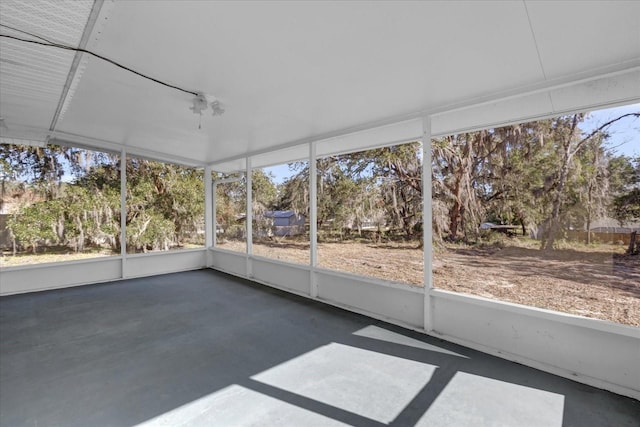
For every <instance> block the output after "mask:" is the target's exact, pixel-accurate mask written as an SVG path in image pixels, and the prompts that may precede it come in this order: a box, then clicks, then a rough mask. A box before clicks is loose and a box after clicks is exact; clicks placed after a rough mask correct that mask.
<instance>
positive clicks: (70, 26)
mask: <svg viewBox="0 0 640 427" xmlns="http://www.w3.org/2000/svg"><path fill="white" fill-rule="evenodd" d="M92 6H93V1H90V0H86V1H57V0H52V1H38V2H35V1H34V2H27V1H17V0H3V1H2V2H0V24H2V25H1V26H0V31H1V33H2V34H5V35H9V36H15V37H20V38H24V39H29V40H36V41H41V42H43V41H51V42H55V43H64V44H68V45H72V46H77V45H78V43H79V41H80V38H81V37H82V33H83V30H84V27H85V25H86V23H87V18H88V16H89V13H90V12H91V8H92ZM33 34H35V35H38V36H39V38H38V37H34V36H33ZM74 55H75V53H74V52H71V51H61V50H60V49H54V48H51V47H45V46H41V45H37V44H30V43H25V42H21V41H18V40H14V39H9V38H5V37H3V38H0V95H1V96H0V116H2V118H3V119H4V123H5V124H6V128H2V129H1V130H0V132H1V133H2V136H5V137H18V138H27V139H36V140H43V139H45V138H46V137H47V135H48V133H49V132H48V131H49V127H50V126H51V123H52V119H53V116H54V114H55V111H56V108H57V106H58V103H59V102H60V97H61V95H62V91H63V87H64V84H65V82H66V80H67V76H68V74H69V70H70V68H71V63H72V61H73V58H74Z"/></svg>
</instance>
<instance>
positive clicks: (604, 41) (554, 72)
mask: <svg viewBox="0 0 640 427" xmlns="http://www.w3.org/2000/svg"><path fill="white" fill-rule="evenodd" d="M526 6H527V10H528V12H529V16H530V18H531V26H532V28H533V31H534V34H535V38H536V42H537V45H538V49H539V51H540V59H541V61H542V64H543V66H544V70H545V74H546V76H547V78H549V79H552V78H557V77H564V76H567V75H571V74H576V73H581V72H584V71H589V70H594V69H597V68H600V67H606V66H610V65H612V64H619V63H624V62H626V61H633V60H638V59H640V1H633V0H632V1H630V0H622V1H616V0H609V1H573V0H568V1H567V0H563V1H553V2H544V1H527V2H526Z"/></svg>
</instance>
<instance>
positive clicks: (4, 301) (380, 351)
mask: <svg viewBox="0 0 640 427" xmlns="http://www.w3.org/2000/svg"><path fill="white" fill-rule="evenodd" d="M139 424H141V425H145V426H160V425H166V426H178V425H180V426H191V425H220V426H233V425H255V426H268V425H274V426H276V425H277V426H288V425H291V426H320V425H355V426H384V425H392V426H411V425H420V426H427V425H429V426H483V425H492V426H500V425H503V426H545V427H548V426H560V425H566V426H581V427H585V426H639V425H640V402H638V401H636V400H633V399H628V398H623V397H620V396H617V395H615V394H612V393H609V392H605V391H602V390H598V389H595V388H592V387H588V386H585V385H581V384H578V383H575V382H572V381H569V380H566V379H563V378H560V377H557V376H554V375H550V374H546V373H543V372H540V371H537V370H534V369H530V368H527V367H524V366H521V365H518V364H515V363H510V362H507V361H504V360H501V359H498V358H495V357H491V356H487V355H485V354H482V353H479V352H476V351H473V350H469V349H466V348H464V347H460V346H456V345H453V344H449V343H446V342H442V341H440V340H437V339H433V338H430V337H427V336H425V335H421V334H419V333H416V332H412V331H407V330H405V329H402V328H399V327H395V326H392V325H389V324H386V323H383V322H378V321H375V320H372V319H369V318H367V317H364V316H359V315H356V314H352V313H349V312H346V311H343V310H339V309H336V308H333V307H330V306H326V305H323V304H320V303H316V302H313V301H310V300H307V299H304V298H300V297H296V296H293V295H290V294H286V293H283V292H279V291H276V290H273V289H270V288H267V287H263V286H260V285H256V284H252V283H249V282H247V281H243V280H240V279H236V278H233V277H230V276H227V275H224V274H221V273H217V272H214V271H212V270H200V271H192V272H186V273H177V274H169V275H163V276H156V277H151V278H142V279H132V280H124V281H119V282H114V283H108V284H99V285H93V286H85V287H80V288H71V289H63V290H56V291H49V292H41V293H35V294H27V295H16V296H10V297H3V298H0V425H2V426H68V427H72V426H83V427H84V426H133V425H139Z"/></svg>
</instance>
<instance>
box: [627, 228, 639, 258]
mask: <svg viewBox="0 0 640 427" xmlns="http://www.w3.org/2000/svg"><path fill="white" fill-rule="evenodd" d="M637 236H638V232H637V231H634V232H633V233H631V238H630V240H629V247H628V248H627V252H626V253H627V255H636V254H638V252H639V250H638V248H637V246H638V245H636V240H637ZM638 243H640V242H638Z"/></svg>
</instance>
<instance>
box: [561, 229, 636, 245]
mask: <svg viewBox="0 0 640 427" xmlns="http://www.w3.org/2000/svg"><path fill="white" fill-rule="evenodd" d="M566 233H567V239H568V240H573V241H578V242H586V241H587V232H586V231H576V230H569V231H566ZM591 241H592V242H599V243H612V244H617V245H629V242H630V241H631V233H600V232H594V231H592V232H591Z"/></svg>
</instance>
